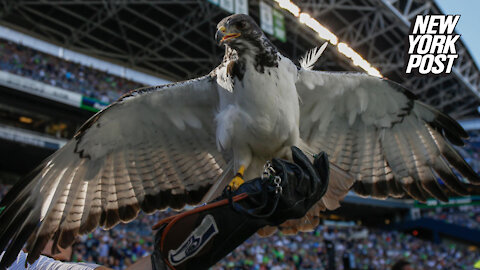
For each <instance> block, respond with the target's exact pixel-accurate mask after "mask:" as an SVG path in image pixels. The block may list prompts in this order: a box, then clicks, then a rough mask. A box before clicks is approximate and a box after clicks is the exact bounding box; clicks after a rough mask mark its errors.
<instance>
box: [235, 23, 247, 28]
mask: <svg viewBox="0 0 480 270" xmlns="http://www.w3.org/2000/svg"><path fill="white" fill-rule="evenodd" d="M235 26H237V28H238V29H240V30H243V29H245V28H247V22H246V21H239V22H237V23H236V24H235Z"/></svg>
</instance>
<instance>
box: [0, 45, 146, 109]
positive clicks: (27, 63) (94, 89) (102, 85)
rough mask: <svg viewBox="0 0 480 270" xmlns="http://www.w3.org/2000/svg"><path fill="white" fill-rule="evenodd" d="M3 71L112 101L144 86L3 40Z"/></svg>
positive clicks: (0, 67)
mask: <svg viewBox="0 0 480 270" xmlns="http://www.w3.org/2000/svg"><path fill="white" fill-rule="evenodd" d="M0 70H3V71H7V72H10V73H13V74H16V75H20V76H24V77H28V78H31V79H34V80H37V81H40V82H43V83H46V84H50V85H52V86H56V87H59V88H63V89H66V90H70V91H73V92H77V93H81V94H83V95H85V96H88V97H91V98H96V99H98V100H100V101H103V102H106V103H110V102H112V101H114V100H116V99H118V97H120V96H121V95H122V94H123V93H125V92H127V91H129V90H132V89H135V88H139V87H141V86H142V85H141V84H140V83H136V82H133V81H130V80H127V79H124V78H121V77H118V76H114V75H110V74H108V73H106V72H104V71H101V70H97V69H94V68H92V67H87V66H84V65H80V64H77V63H74V62H71V61H67V60H65V59H62V58H59V57H55V56H52V55H49V54H46V53H42V52H40V51H37V50H34V49H32V48H29V47H26V46H23V45H21V44H17V43H13V42H10V41H7V40H4V39H0Z"/></svg>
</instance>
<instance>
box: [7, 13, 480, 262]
mask: <svg viewBox="0 0 480 270" xmlns="http://www.w3.org/2000/svg"><path fill="white" fill-rule="evenodd" d="M216 39H217V42H218V43H219V44H220V45H222V46H224V47H225V56H224V58H223V62H222V63H221V64H220V65H219V66H218V67H216V68H215V69H214V70H213V71H212V72H211V73H210V74H208V75H206V76H203V77H200V78H196V79H192V80H188V81H184V82H178V83H173V84H168V85H162V86H155V87H146V88H141V89H137V90H134V91H132V92H130V93H128V94H126V95H124V96H123V97H121V98H120V99H119V100H117V101H116V102H114V103H113V104H111V105H110V106H108V107H106V108H105V109H103V110H102V111H100V112H98V113H97V114H95V115H94V116H93V117H91V118H90V119H89V120H88V121H87V122H86V123H85V124H84V125H83V126H82V127H81V128H80V129H79V131H78V132H77V134H76V135H75V136H74V138H73V139H72V140H71V141H69V142H68V143H67V144H66V145H65V146H64V147H63V148H61V149H59V150H58V151H57V152H55V153H54V154H53V155H52V156H50V157H49V158H47V159H46V160H45V161H43V162H42V163H41V164H40V165H39V166H38V167H37V168H36V169H35V170H34V171H33V172H31V173H30V174H29V175H28V176H26V177H25V178H24V179H22V180H21V181H19V182H18V183H17V184H16V185H15V186H14V187H13V188H12V190H11V191H10V192H9V193H8V194H7V195H6V197H5V198H4V200H3V201H2V202H1V203H0V206H2V207H5V209H4V210H3V212H2V213H1V214H0V250H2V251H3V250H5V251H6V252H5V255H4V256H3V259H2V262H1V264H0V266H3V267H5V266H8V265H10V264H11V263H12V262H13V260H14V259H15V257H16V255H17V253H18V252H19V250H20V249H21V248H22V247H23V245H24V244H25V243H27V246H26V249H27V250H28V252H29V255H28V262H29V263H32V262H33V261H35V259H36V258H38V256H39V254H40V252H41V251H42V250H43V248H44V246H45V245H46V243H47V241H48V240H49V239H53V240H54V242H55V244H54V247H56V246H57V245H56V244H58V245H59V246H61V247H67V246H69V245H71V244H72V243H73V241H74V239H75V236H77V235H79V234H84V233H87V232H90V231H92V230H93V229H95V228H96V227H97V226H103V227H104V228H106V229H108V228H111V227H113V226H114V225H116V224H117V223H119V222H128V221H130V220H132V219H134V218H135V217H136V216H137V214H138V212H139V211H140V210H143V211H145V212H147V213H151V212H153V211H155V210H158V209H165V208H167V207H171V208H175V209H181V208H183V207H184V206H185V205H186V204H188V205H195V204H198V203H200V202H202V199H203V201H207V200H208V199H210V198H213V197H214V196H215V194H217V192H218V191H219V190H222V189H223V188H224V187H225V186H226V185H227V184H228V183H229V182H230V181H231V180H232V178H233V177H234V176H235V175H237V176H236V177H235V178H234V181H232V182H231V185H232V186H236V185H239V184H241V182H242V180H241V178H243V177H245V178H248V179H249V178H253V177H257V176H258V175H259V174H260V173H261V170H262V167H263V165H264V163H265V162H266V161H267V160H269V159H271V158H274V157H284V158H289V155H290V153H289V149H290V147H291V146H298V147H299V148H301V149H303V150H304V151H308V152H313V153H318V152H319V151H320V150H323V151H326V152H327V153H328V154H329V156H330V160H331V162H332V163H333V165H332V175H331V180H330V185H329V187H328V191H327V193H326V195H325V196H324V197H323V198H322V199H321V200H320V201H319V202H318V203H317V205H315V206H314V207H312V209H311V210H310V211H309V213H308V214H307V216H305V217H304V218H302V219H299V220H291V221H287V222H286V223H285V224H283V225H282V226H280V227H279V228H280V229H281V230H283V231H285V232H290V233H295V232H296V231H298V230H309V229H312V228H313V227H315V226H316V225H317V224H318V216H319V212H320V211H321V210H324V209H326V208H328V209H334V208H336V207H338V206H339V201H340V200H341V199H342V198H343V197H344V196H345V195H346V193H347V192H348V191H349V190H350V189H353V190H354V191H355V192H357V193H358V194H360V195H365V196H373V197H376V198H386V197H387V196H392V197H402V196H404V195H406V194H407V195H410V196H411V197H413V198H415V199H417V200H420V201H424V200H425V199H427V198H429V197H434V198H437V199H440V200H443V201H445V200H448V198H447V196H446V195H445V192H444V189H449V190H451V191H453V192H455V193H458V194H460V195H464V194H467V190H466V188H465V185H464V184H463V182H462V181H459V179H458V178H457V176H456V175H455V173H454V172H453V170H452V168H454V169H456V171H458V172H460V173H461V174H462V175H463V176H464V177H465V178H467V179H468V180H469V181H470V182H472V183H475V184H479V183H480V179H479V177H478V175H477V174H476V173H475V172H474V171H473V170H472V169H471V168H470V167H469V166H468V165H467V163H466V162H465V161H464V160H463V159H462V158H461V156H460V155H459V154H458V153H457V152H456V151H455V150H454V148H453V147H452V146H451V144H450V143H452V144H455V145H463V139H465V138H467V137H468V136H467V133H466V132H465V131H464V130H463V129H462V127H461V126H460V125H459V124H458V123H457V122H456V121H455V120H453V119H452V118H450V117H449V116H447V115H445V114H443V113H441V112H439V111H438V110H436V109H434V108H432V107H431V106H429V105H426V104H424V103H422V102H420V101H418V100H416V99H415V96H414V95H413V94H411V93H410V92H409V91H408V90H406V89H405V88H403V87H402V86H400V85H399V84H396V83H394V82H391V81H389V80H386V79H380V78H377V77H372V76H369V75H366V74H356V73H340V72H337V73H334V72H321V71H313V70H311V67H312V66H313V64H314V62H315V61H316V59H317V58H318V57H319V55H320V53H321V52H320V51H315V52H314V53H313V54H310V56H309V57H307V58H306V59H304V60H303V61H302V65H301V66H300V67H298V66H296V65H295V64H294V63H293V62H292V61H291V60H290V59H288V58H287V57H285V56H283V55H282V54H280V53H279V52H278V50H277V49H276V48H275V46H274V45H273V44H272V43H271V42H270V41H269V40H268V39H267V37H266V36H265V34H264V33H263V32H262V31H261V29H260V28H259V27H258V26H257V24H256V23H255V22H254V20H253V19H252V18H250V17H249V16H247V15H233V16H230V17H227V18H225V19H223V20H222V21H221V22H220V23H219V24H218V26H217V34H216ZM447 140H448V141H449V142H450V143H449V142H447ZM237 172H238V173H237ZM236 173H237V174H236ZM439 178H441V179H442V183H443V184H444V185H440V184H439V183H438V182H437V179H439ZM274 229H275V228H265V230H264V231H263V232H262V233H263V234H268V233H271V232H272V231H273V230H274Z"/></svg>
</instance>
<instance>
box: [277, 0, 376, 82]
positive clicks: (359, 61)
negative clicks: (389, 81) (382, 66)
mask: <svg viewBox="0 0 480 270" xmlns="http://www.w3.org/2000/svg"><path fill="white" fill-rule="evenodd" d="M274 1H275V2H277V3H278V5H279V6H280V7H281V8H283V9H285V10H287V11H288V12H290V13H292V14H293V15H294V16H295V17H298V19H299V21H300V22H301V23H303V24H305V25H307V26H308V27H310V28H311V29H312V30H314V31H315V32H317V33H318V35H319V36H320V38H322V39H325V40H328V41H329V42H330V43H331V44H332V45H336V46H337V50H338V51H339V52H340V53H341V54H343V55H345V56H346V57H347V58H350V59H351V60H352V63H353V64H354V65H355V66H358V67H360V68H362V69H363V70H365V72H367V73H368V74H369V75H372V76H376V77H380V78H382V77H383V75H382V74H381V73H380V71H378V69H376V68H374V67H373V66H372V65H371V64H370V63H369V62H368V61H367V60H365V59H364V58H363V57H362V56H361V55H360V54H358V53H357V52H356V51H355V50H354V49H352V48H351V47H350V46H348V45H347V44H346V43H344V42H340V43H339V42H338V38H337V36H336V35H335V34H333V33H332V32H330V30H328V29H327V28H326V27H325V26H323V25H322V24H321V23H319V22H318V21H317V20H316V19H315V18H312V16H310V15H309V14H308V13H305V12H301V10H300V8H299V7H298V6H297V5H295V4H294V3H293V2H292V1H289V0H274Z"/></svg>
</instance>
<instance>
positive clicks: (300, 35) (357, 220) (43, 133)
mask: <svg viewBox="0 0 480 270" xmlns="http://www.w3.org/2000/svg"><path fill="white" fill-rule="evenodd" d="M479 2H480V1H475V0H474V1H472V0H458V1H451V0H450V1H449V0H438V1H433V0H337V1H334V0H303V1H300V0H293V1H290V0H275V1H274V0H263V1H257V0H152V1H147V0H137V1H133V0H131V1H129V0H123V1H108V0H84V1H80V0H71V1H70V0H55V1H52V0H41V1H37V0H35V1H33V0H26V1H22V0H17V1H13V0H12V1H9V0H2V1H0V197H3V196H4V195H5V194H6V192H7V191H8V189H9V188H10V187H11V185H13V184H14V183H15V182H16V181H18V179H19V178H20V177H22V176H23V175H25V174H26V173H27V172H29V171H30V170H31V169H33V168H34V167H35V166H36V165H38V164H39V163H40V161H41V160H43V159H44V158H46V157H47V156H48V155H50V154H52V153H53V152H54V151H55V150H57V149H59V148H60V147H62V146H63V145H64V144H65V143H66V141H67V140H68V139H70V138H71V137H72V136H73V134H74V133H75V131H76V130H77V129H78V128H79V127H80V125H81V124H82V123H83V122H84V121H85V120H87V119H88V118H89V117H90V116H92V115H93V114H94V113H95V112H97V111H98V110H100V109H102V108H104V107H105V106H107V105H108V104H109V103H111V102H112V101H115V100H116V99H117V98H118V97H120V96H121V95H122V94H124V93H126V92H128V91H130V90H132V89H135V88H138V87H142V86H146V85H157V84H165V83H168V82H173V81H179V80H185V79H189V78H194V77H197V76H200V75H204V74H206V73H208V72H209V71H210V70H212V69H213V68H214V67H215V66H216V65H218V64H219V63H220V61H221V58H222V57H223V50H222V49H221V48H219V47H217V46H216V45H215V42H214V33H215V31H216V24H217V23H218V22H219V21H220V20H221V19H222V18H223V17H225V16H228V15H230V14H232V13H246V14H249V15H250V16H252V17H253V18H254V19H255V20H256V21H257V22H258V23H259V25H260V26H261V27H262V29H263V30H264V31H265V32H266V33H267V35H268V37H269V38H270V39H271V40H272V41H273V43H274V44H275V45H276V46H277V47H278V48H279V50H280V52H281V53H282V54H284V55H286V56H288V57H290V58H291V59H298V58H300V57H301V56H303V55H304V54H305V52H306V51H307V50H309V49H311V48H313V47H315V46H319V45H321V44H323V42H329V43H330V44H329V46H328V47H327V50H326V51H325V52H324V54H323V55H322V57H321V59H320V61H319V63H318V64H317V65H316V69H319V70H332V71H358V72H367V73H369V74H371V75H373V76H383V77H385V78H388V79H390V80H393V81H396V82H399V83H401V84H402V85H404V86H405V87H407V88H409V89H411V90H412V91H413V92H414V93H415V94H416V95H417V96H418V98H419V99H420V100H422V101H424V102H426V103H428V104H431V105H432V106H434V107H436V108H438V109H440V110H442V111H443V112H446V113H449V114H450V115H451V116H453V117H454V118H455V119H457V120H459V121H460V123H461V124H462V125H463V127H464V128H465V129H466V130H467V131H468V132H469V134H470V135H471V138H470V140H469V141H468V142H467V144H466V146H465V147H464V148H461V149H460V148H458V149H457V150H458V151H459V152H460V153H461V154H462V155H463V156H464V157H465V158H466V159H467V161H468V162H469V163H470V164H471V166H472V167H473V168H474V169H475V170H476V171H477V172H478V171H479V169H480V160H479V149H480V136H479V135H480V133H479V132H478V130H480V118H479V117H480V116H479V105H480V92H479V91H480V71H479V66H478V63H476V62H475V58H476V59H479V55H480V51H479V48H480V41H479V35H478V24H479V23H480V19H478V16H476V14H474V13H475V11H478V10H479V9H480V6H479V5H480V4H479ZM453 3H454V4H453ZM457 13H459V14H461V15H462V17H461V18H460V22H459V25H458V27H457V32H458V33H459V34H462V37H461V39H460V41H458V42H457V43H456V49H457V52H458V54H459V57H458V59H457V60H456V61H455V64H454V67H453V72H452V73H451V74H449V75H445V76H422V77H416V76H410V75H408V76H407V75H406V74H405V73H404V59H405V50H406V45H407V44H406V43H407V35H408V32H409V28H410V24H411V22H412V20H413V19H414V18H415V16H416V15H417V14H457ZM475 33H477V34H475ZM468 188H469V190H470V191H471V192H472V194H480V189H479V188H478V187H477V188H476V187H475V186H468ZM449 195H450V201H449V202H448V203H441V202H439V201H436V200H433V199H432V200H429V201H428V202H427V203H425V204H423V203H419V202H417V201H414V200H412V199H410V198H408V197H405V198H403V199H387V200H375V199H370V198H361V197H359V196H357V195H355V194H353V193H351V194H349V195H348V196H347V197H346V198H345V200H344V201H343V205H342V207H341V208H340V209H338V210H336V211H331V212H326V213H325V215H324V217H323V218H324V220H323V221H322V222H321V224H322V225H321V226H319V227H318V228H317V229H316V230H315V232H312V233H302V234H299V235H296V236H282V235H280V234H276V235H274V236H273V237H270V238H259V237H257V236H253V237H252V238H250V239H249V240H248V241H247V242H246V243H244V244H243V245H242V246H240V247H239V248H237V249H236V250H235V251H234V252H232V253H231V254H230V255H229V256H227V257H226V258H225V259H224V260H222V261H221V262H219V263H218V264H217V265H216V266H215V267H214V268H213V269H391V266H392V265H393V263H395V262H396V261H398V260H400V259H405V260H407V261H409V262H411V263H412V267H413V269H473V268H474V267H475V264H477V267H478V268H480V251H479V247H480V196H470V197H464V198H459V197H458V196H456V194H449ZM171 214H174V212H172V211H167V212H163V213H156V214H154V215H152V216H147V215H144V214H140V216H139V218H138V219H137V220H136V221H134V222H131V223H129V224H121V225H118V226H117V227H115V228H114V229H112V230H110V231H104V230H102V229H97V230H95V231H94V232H92V233H90V234H88V235H84V236H82V237H80V238H79V239H78V241H77V244H76V245H75V246H74V248H73V255H72V261H86V262H96V263H99V264H103V265H106V266H109V267H111V268H113V269H124V268H125V267H126V266H128V265H130V264H132V263H133V262H135V261H136V260H137V259H139V258H140V257H142V256H145V255H148V254H150V253H151V252H152V250H153V248H152V232H151V230H150V227H151V226H152V225H153V224H155V223H156V222H157V221H158V220H160V219H161V218H163V217H166V216H168V215H171Z"/></svg>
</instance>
